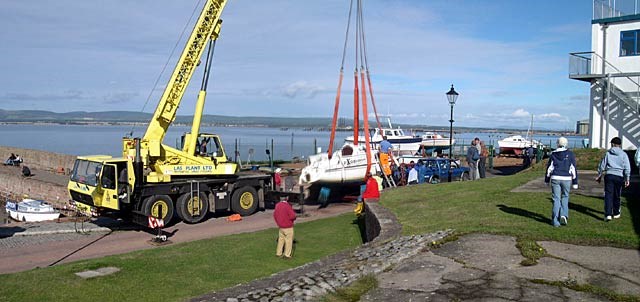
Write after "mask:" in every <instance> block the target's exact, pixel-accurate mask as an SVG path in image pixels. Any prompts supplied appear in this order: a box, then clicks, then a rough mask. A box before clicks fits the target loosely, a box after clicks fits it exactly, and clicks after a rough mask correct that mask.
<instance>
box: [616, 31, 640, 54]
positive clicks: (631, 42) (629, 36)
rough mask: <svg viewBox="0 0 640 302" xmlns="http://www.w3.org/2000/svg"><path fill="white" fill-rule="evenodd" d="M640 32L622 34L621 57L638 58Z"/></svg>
mask: <svg viewBox="0 0 640 302" xmlns="http://www.w3.org/2000/svg"><path fill="white" fill-rule="evenodd" d="M638 32H640V30H630V31H623V32H620V56H621V57H626V56H636V55H638V49H640V47H638V46H639V45H640V41H638Z"/></svg>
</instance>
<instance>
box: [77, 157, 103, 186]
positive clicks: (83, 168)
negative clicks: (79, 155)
mask: <svg viewBox="0 0 640 302" xmlns="http://www.w3.org/2000/svg"><path fill="white" fill-rule="evenodd" d="M101 170H102V164H100V163H97V162H92V161H88V160H80V159H79V160H76V162H75V164H74V166H73V172H72V173H71V180H73V181H77V182H79V183H81V184H86V185H90V186H96V185H97V184H98V176H99V175H100V171H101Z"/></svg>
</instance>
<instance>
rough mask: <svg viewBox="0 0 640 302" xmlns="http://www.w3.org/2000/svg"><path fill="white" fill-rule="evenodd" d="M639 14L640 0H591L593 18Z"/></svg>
mask: <svg viewBox="0 0 640 302" xmlns="http://www.w3.org/2000/svg"><path fill="white" fill-rule="evenodd" d="M637 14H640V0H593V20H600V19H607V18H617V17H624V16H629V15H637Z"/></svg>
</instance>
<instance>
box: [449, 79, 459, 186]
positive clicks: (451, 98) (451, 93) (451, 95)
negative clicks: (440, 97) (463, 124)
mask: <svg viewBox="0 0 640 302" xmlns="http://www.w3.org/2000/svg"><path fill="white" fill-rule="evenodd" d="M458 95H459V94H458V93H457V92H456V90H455V89H453V84H451V90H449V92H447V100H448V101H449V104H450V105H451V119H450V120H449V123H450V126H449V160H450V161H451V160H453V105H455V104H456V100H457V99H458ZM449 182H451V162H449Z"/></svg>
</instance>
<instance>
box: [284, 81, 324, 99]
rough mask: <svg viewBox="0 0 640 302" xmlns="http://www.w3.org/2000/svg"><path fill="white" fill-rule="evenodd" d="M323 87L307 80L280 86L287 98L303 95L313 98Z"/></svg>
mask: <svg viewBox="0 0 640 302" xmlns="http://www.w3.org/2000/svg"><path fill="white" fill-rule="evenodd" d="M323 90H324V88H323V87H322V86H320V85H316V84H311V83H309V82H307V81H296V82H294V83H291V84H289V85H286V86H285V87H283V88H282V93H283V95H284V96H286V97H288V98H295V97H298V96H299V97H304V98H313V97H315V95H316V94H317V93H318V92H321V91H323Z"/></svg>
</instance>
